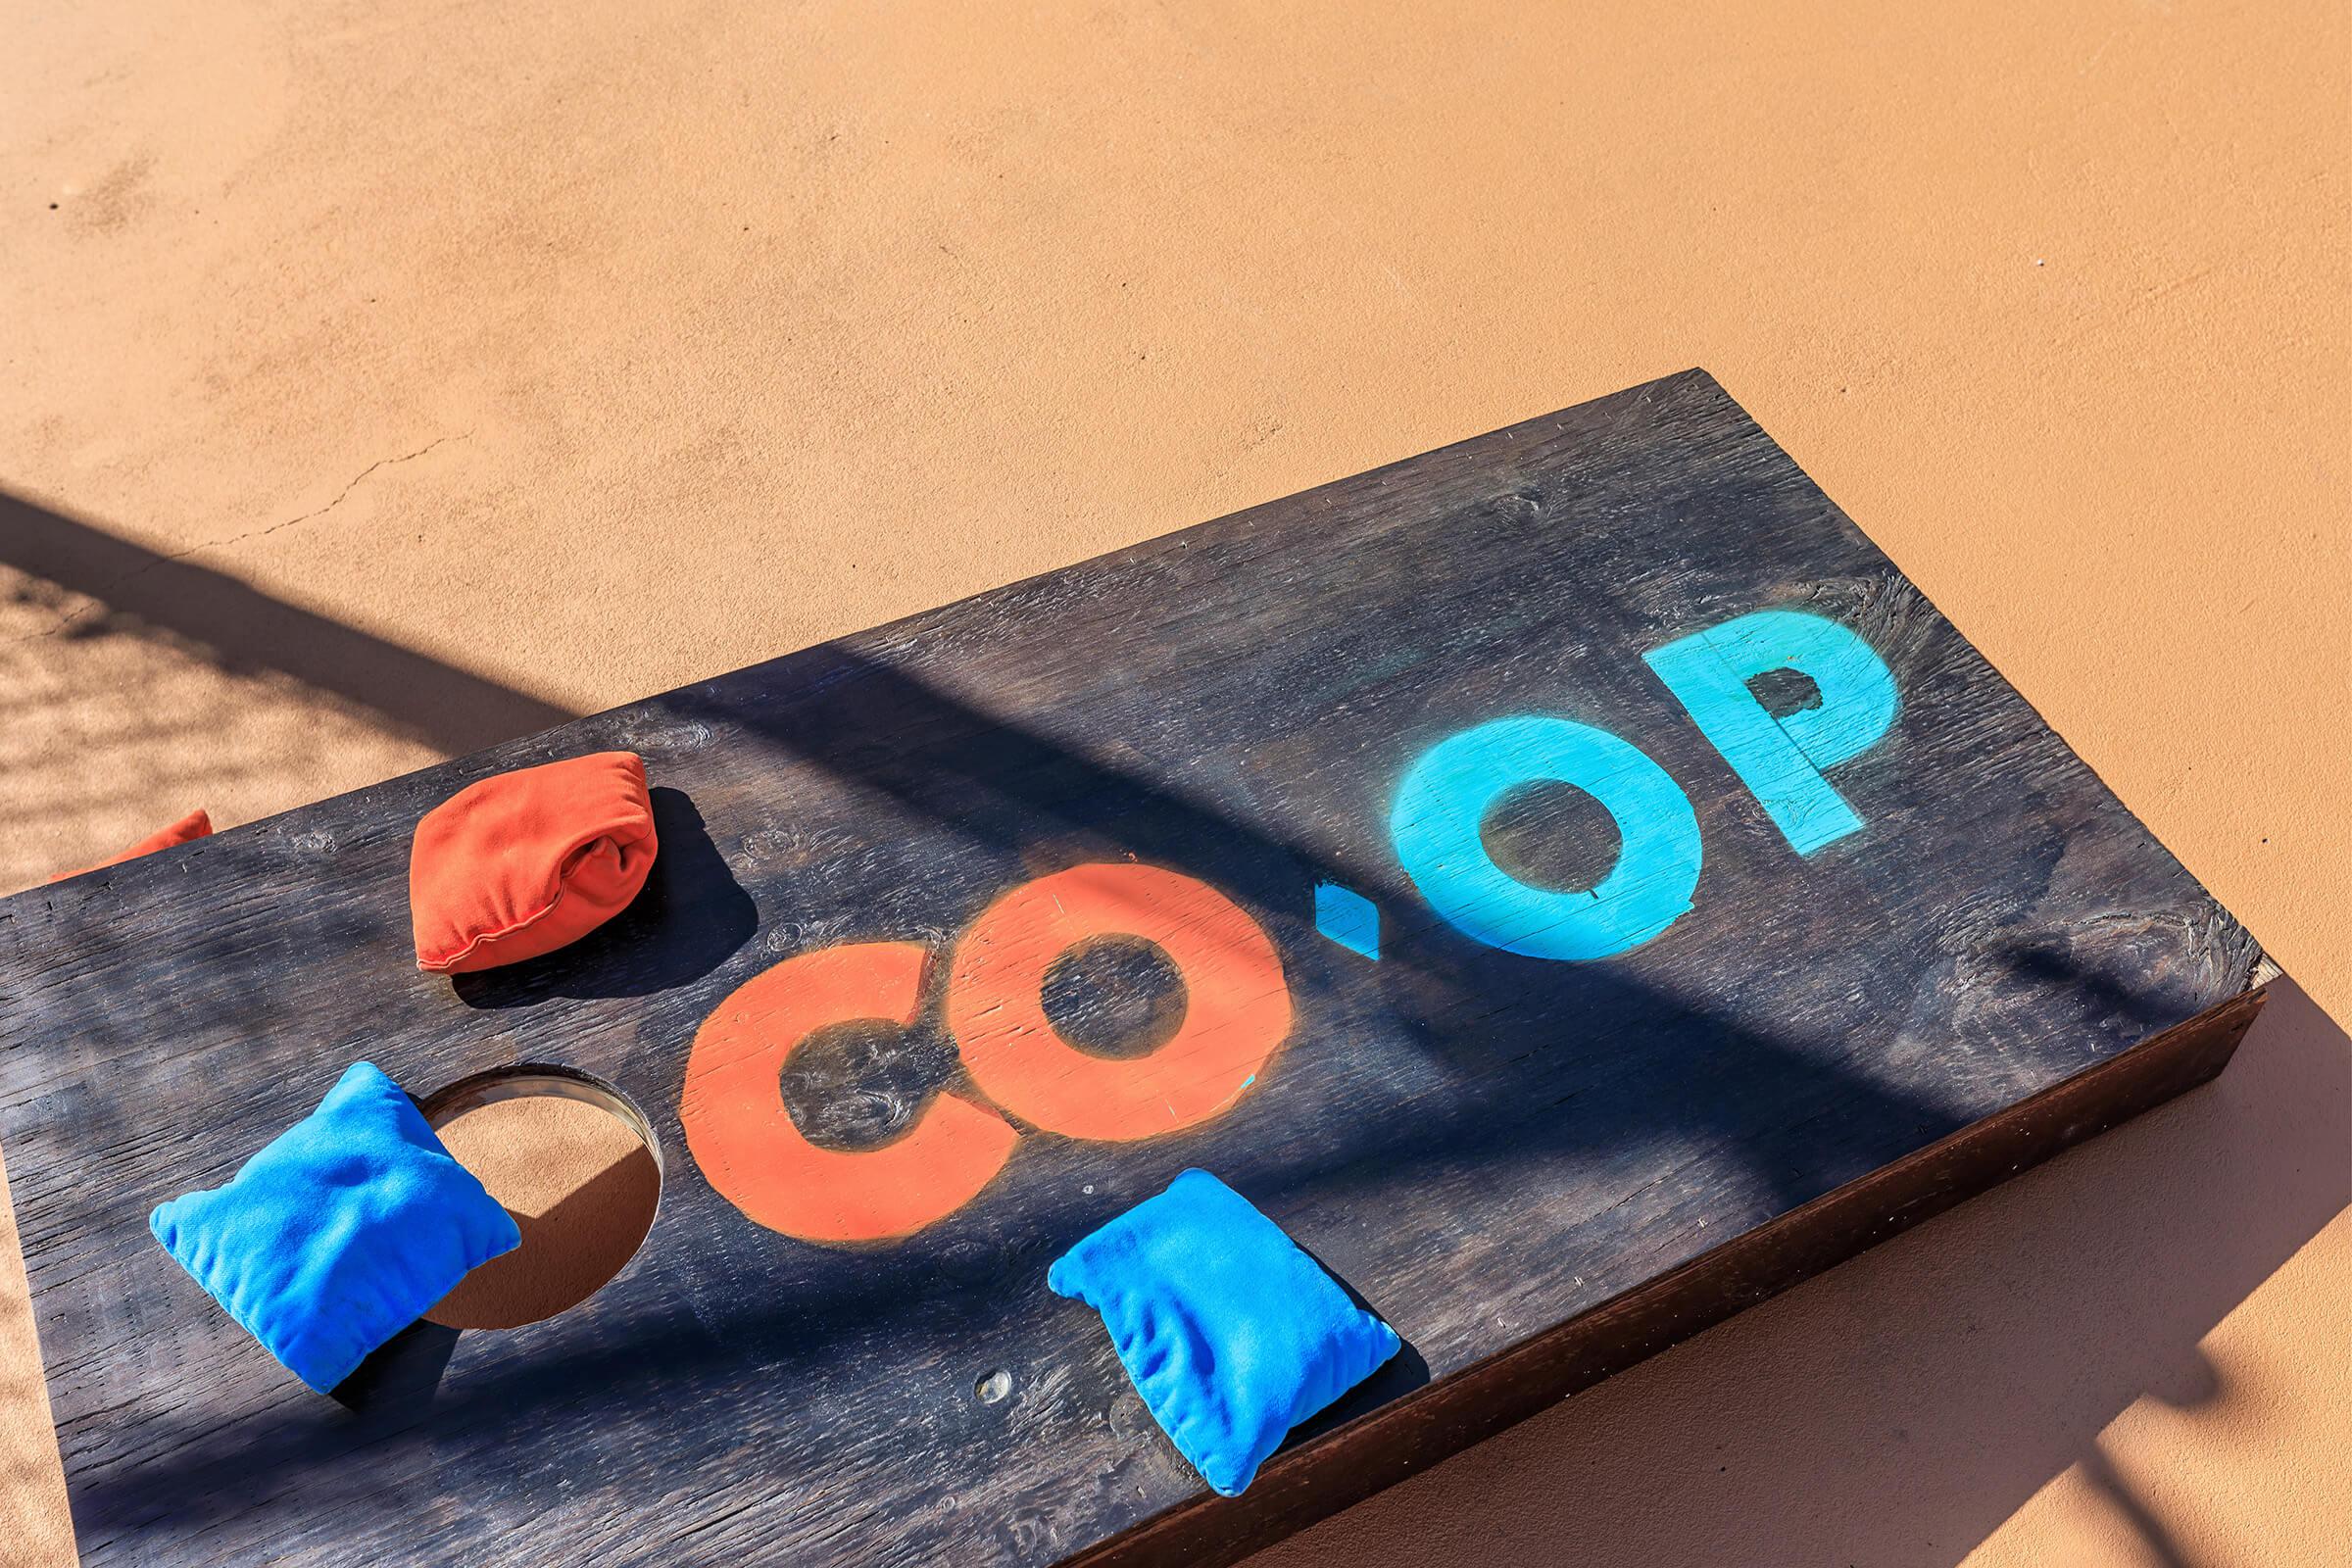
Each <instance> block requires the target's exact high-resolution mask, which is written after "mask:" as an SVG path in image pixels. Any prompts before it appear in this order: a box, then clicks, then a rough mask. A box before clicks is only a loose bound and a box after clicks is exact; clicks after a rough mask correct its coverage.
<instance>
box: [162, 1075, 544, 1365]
mask: <svg viewBox="0 0 2352 1568" xmlns="http://www.w3.org/2000/svg"><path fill="white" fill-rule="evenodd" d="M147 1223H148V1226H149V1228H151V1229H152V1230H153V1231H154V1232H155V1239H156V1240H157V1241H159V1242H161V1243H163V1244H164V1250H166V1251H169V1252H170V1253H171V1254H172V1257H174V1258H176V1259H177V1260H178V1262H179V1266H180V1267H181V1268H184V1269H186V1270H187V1271H188V1273H189V1274H190V1275H192V1276H193V1277H194V1278H195V1280H196V1283H197V1284H199V1285H201V1286H203V1287H204V1288H205V1290H206V1291H207V1292H208V1293H210V1295H211V1296H212V1298H213V1299H214V1300H216V1301H219V1302H220V1303H221V1306H222V1307H224V1308H226V1309H227V1312H228V1315H229V1316H230V1317H233V1318H235V1319H236V1320H237V1322H238V1323H239V1324H241V1325H243V1327H244V1328H245V1330H246V1332H247V1333H249V1334H251V1335H252V1336H253V1337H254V1338H255V1339H257V1340H259V1341H261V1342H262V1344H263V1346H264V1347H266V1348H268V1349H269V1351H270V1354H271V1355H274V1356H276V1357H277V1358H278V1360H279V1361H281V1362H283V1363H284V1364H285V1366H286V1368H287V1370H289V1371H291V1372H292V1373H293V1374H294V1375H295V1376H296V1377H298V1378H300V1379H302V1381H303V1382H305V1383H307V1384H309V1385H310V1386H311V1387H312V1388H314V1389H317V1390H319V1392H320V1393H324V1392H325V1391H327V1390H329V1389H332V1388H333V1387H334V1386H335V1385H336V1384H338V1383H340V1382H342V1381H343V1380H344V1379H345V1378H346V1377H349V1376H350V1375H351V1372H352V1369H353V1368H354V1367H356V1366H358V1365H359V1364H360V1362H361V1361H363V1360H364V1359H366V1358H367V1355H368V1352H369V1351H370V1350H373V1349H374V1348H376V1347H377V1346H379V1345H382V1344H383V1343H384V1342H385V1341H386V1340H388V1339H390V1338H391V1337H392V1336H393V1335H395V1334H397V1333H399V1332H400V1331H401V1330H402V1329H404V1328H407V1327H408V1326H409V1325H410V1324H411V1323H414V1322H416V1321H417V1318H419V1317H421V1316H423V1315H424V1312H425V1309H426V1308H427V1307H430V1306H431V1305H432V1304H433V1303H434V1302H435V1301H438V1300H439V1299H441V1298H442V1297H444V1296H447V1295H448V1294H449V1293H450V1291H451V1289H452V1288H454V1287H455V1286H456V1285H457V1283H458V1281H460V1280H462V1279H464V1278H465V1277H466V1271H467V1270H469V1269H471V1268H473V1267H475V1266H476V1265H477V1264H480V1263H483V1262H485V1261H487V1260H488V1259H490V1258H493V1257H496V1256H498V1255H499V1254H500V1253H501V1252H509V1251H513V1250H515V1248H517V1247H519V1246H521V1245H522V1233H521V1232H520V1231H518V1230H517V1229H515V1218H514V1216H513V1215H511V1214H509V1213H508V1212H507V1211H506V1210H505V1209H504V1208H501V1207H500V1206H499V1204H498V1201H497V1200H496V1199H494V1198H492V1197H491V1196H490V1194H489V1193H488V1191H486V1190H485V1189H484V1188H483V1186H482V1184H481V1183H480V1182H479V1181H477V1180H475V1179H474V1176H473V1173H472V1172H470V1171H468V1170H467V1169H466V1167H465V1166H463V1165H461V1164H459V1163H458V1162H457V1161H456V1160H455V1159H452V1158H451V1157H450V1156H449V1152H448V1151H447V1150H445V1149H443V1148H442V1147H441V1140H440V1139H438V1138H436V1137H434V1136H433V1130H432V1128H431V1127H429V1126H427V1125H426V1124H425V1120H424V1117H423V1116H421V1115H419V1114H418V1113H417V1106H416V1105H415V1104H414V1103H412V1102H411V1101H410V1099H409V1097H408V1096H407V1095H406V1094H404V1093H403V1092H402V1091H401V1087H400V1085H398V1084H396V1083H394V1082H393V1081H392V1080H391V1079H389V1078H387V1077H385V1076H384V1074H383V1072H382V1071H381V1070H380V1069H378V1068H377V1067H375V1066H373V1065H371V1064H370V1063H368V1062H365V1061H363V1062H359V1063H356V1064H355V1065H353V1066H352V1067H351V1068H350V1069H349V1070H348V1071H346V1072H345V1073H344V1074H343V1076H342V1078H341V1079H340V1080H339V1081H338V1082H337V1083H336V1085H335V1087H334V1088H333V1089H332V1090H331V1091H330V1092H329V1093H328V1094H327V1097H326V1099H325V1100H323V1101H321V1102H320V1103H319V1108H318V1109H317V1110H315V1111H313V1112H311V1114H310V1115H308V1116H306V1117H304V1118H303V1119H302V1120H301V1121H299V1122H296V1123H295V1124H294V1125H293V1126H292V1127H291V1128H288V1129H287V1130H286V1131H285V1132H284V1133H282V1134H280V1135H279V1136H278V1137H277V1139H276V1140H275V1141H273V1142H272V1143H270V1146H269V1147H268V1148H266V1149H264V1150H263V1151H262V1152H260V1153H258V1154H256V1155H254V1156H253V1157H252V1158H251V1159H249V1160H247V1161H246V1162H245V1164H244V1167H243V1168H242V1169H240V1170H239V1171H238V1172H237V1174H236V1176H235V1177H234V1178H233V1179H232V1180H231V1181H230V1182H229V1183H228V1185H227V1186H225V1187H215V1188H212V1189H210V1190H208V1191H204V1192H196V1193H189V1194H186V1195H185V1196H183V1197H179V1198H174V1199H172V1201H170V1202H168V1203H164V1204H161V1205H160V1206H158V1207H157V1209H156V1210H155V1212H154V1213H153V1214H151V1215H149V1216H148V1220H147Z"/></svg>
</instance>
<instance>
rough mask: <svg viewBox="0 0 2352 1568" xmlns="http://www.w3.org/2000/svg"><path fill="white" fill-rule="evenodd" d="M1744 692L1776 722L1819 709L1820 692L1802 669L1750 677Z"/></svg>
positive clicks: (1767, 672) (1768, 671)
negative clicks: (1775, 719)
mask: <svg viewBox="0 0 2352 1568" xmlns="http://www.w3.org/2000/svg"><path fill="white" fill-rule="evenodd" d="M1747 691H1748V695H1749V696H1751V697H1753V698H1754V699H1755V700H1756V702H1757V704H1758V705H1759V706H1761V707H1762V708H1763V710H1764V711H1766V712H1767V713H1770V714H1771V715H1772V716H1773V717H1775V718H1787V717H1788V716H1789V714H1790V713H1796V712H1802V711H1804V710H1806V709H1808V708H1819V707H1820V706H1821V688H1820V687H1819V686H1817V685H1815V684H1814V683H1813V677H1812V676H1810V675H1808V674H1806V673H1805V672H1804V671H1803V670H1801V669H1768V670H1766V671H1764V672H1763V673H1762V674H1760V675H1752V676H1750V677H1749V678H1748V682H1747Z"/></svg>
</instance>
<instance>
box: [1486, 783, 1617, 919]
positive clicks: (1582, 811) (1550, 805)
mask: <svg viewBox="0 0 2352 1568" xmlns="http://www.w3.org/2000/svg"><path fill="white" fill-rule="evenodd" d="M1478 832H1479V838H1480V840H1481V841H1482V842H1483V843H1484V844H1485V845H1486V850H1487V855H1488V857H1489V858H1492V859H1493V860H1494V862H1495V865H1496V866H1497V867H1499V868H1500V869H1501V870H1502V872H1503V873H1504V874H1505V875H1507V876H1512V877H1516V878H1517V879H1518V880H1520V881H1522V882H1525V883H1527V884H1528V885H1530V886H1531V887H1539V888H1549V889H1552V890H1554V891H1555V892H1560V893H1582V892H1584V891H1585V890H1586V889H1588V888H1592V887H1594V886H1596V885H1598V884H1599V882H1600V880H1601V879H1602V878H1603V877H1606V876H1607V875H1608V874H1609V871H1610V868H1611V867H1613V866H1615V865H1616V863H1617V855H1618V851H1619V850H1620V849H1621V848H1622V847H1623V835H1622V834H1620V833H1619V832H1618V830H1617V818H1616V817H1614V816H1612V815H1610V814H1609V809H1608V808H1607V807H1605V806H1603V805H1601V804H1600V802H1599V801H1597V800H1595V799H1594V798H1593V797H1592V796H1590V795H1588V794H1586V793H1585V792H1584V791H1583V790H1580V789H1578V788H1577V787H1576V786H1575V785H1573V784H1566V783H1562V782H1560V781H1558V780H1556V779H1544V780H1543V781H1541V782H1538V783H1533V784H1527V785H1523V786H1522V787H1520V788H1518V789H1515V790H1512V791H1510V792H1509V793H1507V794H1506V795H1504V796H1503V797H1502V798H1501V799H1500V800H1498V801H1496V802H1495V805H1494V807H1493V808H1492V809H1490V810H1489V811H1488V812H1487V815H1486V820H1485V821H1483V822H1481V823H1480V824H1479V828H1478Z"/></svg>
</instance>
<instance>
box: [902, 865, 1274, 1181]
mask: <svg viewBox="0 0 2352 1568" xmlns="http://www.w3.org/2000/svg"><path fill="white" fill-rule="evenodd" d="M1109 936H1128V937H1137V938H1141V939H1142V940H1144V941H1146V942H1150V943H1152V944H1153V945H1154V946H1156V947H1157V948H1159V949H1160V951H1161V952H1163V953H1165V954H1166V955H1167V956H1168V959H1169V961H1170V962H1172V963H1174V964H1175V966H1176V968H1177V970H1178V972H1179V973H1181V974H1182V975H1183V976H1184V986H1185V1014H1184V1022H1183V1024H1182V1026H1180V1027H1179V1028H1178V1029H1177V1031H1176V1033H1175V1035H1174V1037H1173V1038H1171V1039H1170V1040H1169V1041H1168V1042H1167V1043H1166V1044H1165V1045H1163V1046H1161V1047H1160V1048H1159V1049H1158V1050H1156V1051H1154V1052H1152V1054H1150V1055H1148V1056H1138V1057H1134V1058H1132V1059H1125V1060H1113V1059H1107V1058H1104V1057H1102V1056H1094V1055H1089V1054H1086V1053H1084V1052H1081V1051H1079V1050H1077V1049H1075V1048H1074V1047H1072V1046H1071V1045H1070V1044H1069V1043H1068V1042H1067V1041H1065V1040H1063V1039H1062V1038H1061V1036H1060V1035H1059V1034H1057V1033H1056V1032H1055V1031H1054V1025H1053V1023H1052V1021H1051V1020H1049V1019H1048V1018H1047V1016H1046V1008H1045V997H1044V992H1045V982H1046V973H1047V971H1048V970H1049V969H1050V968H1051V967H1052V966H1053V964H1054V960H1055V959H1056V958H1058V957H1060V956H1061V955H1062V954H1064V953H1066V952H1067V951H1069V949H1071V948H1072V947H1075V946H1077V945H1078V944H1080V943H1083V942H1088V941H1091V940H1094V939H1096V938H1101V937H1109ZM948 1031H949V1033H950V1034H952V1035H953V1036H955V1039H956V1049H957V1050H958V1051H960V1052H961V1053H962V1054H963V1063H964V1067H965V1069H966V1070H967V1071H969V1072H970V1073H971V1075H972V1082H973V1083H975V1084H977V1085H978V1086H979V1087H980V1090H981V1092H982V1093H984V1094H986V1095H987V1096H988V1097H989V1098H990V1099H991V1100H993V1101H995V1102H996V1103H998V1104H999V1105H1002V1106H1003V1107H1004V1108H1005V1109H1006V1110H1009V1111H1011V1112H1012V1113H1013V1114H1014V1115H1016V1116H1020V1117H1023V1118H1025V1119H1026V1120H1028V1121H1031V1122H1034V1123H1035V1124H1036V1125H1038V1126H1040V1127H1043V1128H1046V1129H1048V1130H1050V1131H1053V1132H1057V1133H1063V1134H1066V1135H1067V1136H1069V1137H1072V1138H1091V1139H1099V1140H1103V1141H1104V1142H1114V1143H1115V1142H1124V1141H1127V1140H1130V1139H1136V1138H1150V1137H1152V1136H1154V1135H1156V1134H1159V1133H1169V1132H1174V1131H1176V1130H1177V1129H1179V1128H1183V1127H1190V1126H1192V1125H1193V1124H1194V1123H1196V1122H1200V1121H1204V1120H1206V1119H1207V1118H1208V1117H1210V1116H1213V1115H1215V1114H1217V1113H1218V1112H1219V1111H1221V1110H1223V1109H1224V1108H1225V1107H1226V1106H1228V1105H1230V1104H1232V1103H1234V1101H1235V1100H1237V1099H1239V1098H1240V1097H1241V1094H1242V1092H1243V1091H1244V1090H1246V1089H1248V1088H1249V1087H1250V1085H1251V1084H1252V1083H1254V1082H1256V1079H1257V1075H1258V1073H1259V1072H1260V1071H1261V1070H1263V1068H1264V1067H1265V1065H1266V1061H1267V1059H1268V1058H1269V1057H1271V1056H1272V1055H1273V1054H1274V1052H1275V1050H1276V1048H1278V1047H1279V1046H1281V1044H1282V1042H1283V1040H1284V1039H1285V1038H1286V1037H1287V1036H1288V1035H1289V1034H1290V1032H1291V992H1290V987H1289V985H1288V984H1287V983H1286V982H1285V981H1284V979H1283V975H1282V959H1281V958H1280V957H1279V956H1277V955H1276V954H1275V952H1274V944H1273V942H1272V941H1271V940H1270V939H1269V938H1268V937H1267V936H1266V933H1265V932H1264V931H1263V930H1262V929H1261V928H1260V927H1259V926H1258V923H1257V922H1256V921H1255V920H1253V919H1251V918H1250V915H1249V913H1248V911H1246V910H1245V909H1243V908H1242V907H1241V906H1239V905H1237V904H1235V903H1234V902H1233V901H1232V900H1231V899H1228V898H1226V897H1225V896H1224V895H1223V894H1222V893H1219V892H1217V891H1216V889H1214V888H1212V887H1209V886H1208V885H1207V884H1205V883H1202V882H1199V881H1196V880H1194V879H1193V878H1192V877H1189V876H1183V875H1180V874H1179V873H1177V872H1174V871H1167V870H1162V869H1160V868H1159V867H1157V866H1152V865H1133V864H1103V865H1077V866H1072V867H1070V868H1069V869H1068V870H1066V871H1056V872H1054V874H1053V875H1051V876H1043V877H1040V878H1038V879H1037V880H1036V881H1034V882H1028V883H1024V884H1022V885H1021V886H1020V887H1017V888H1015V889H1013V890H1012V891H1011V892H1009V893H1007V894H1005V896H1004V897H1003V898H1001V899H999V900H997V902H996V903H994V904H992V905H990V906H989V907H987V908H986V909H985V910H983V911H981V914H980V918H979V919H978V920H976V921H974V922H973V924H972V927H971V929H970V931H968V932H967V933H966V934H965V935H964V938H963V941H962V942H961V943H960V944H959V945H958V946H957V947H956V965H955V969H954V970H953V972H952V973H951V975H950V977H949V980H948Z"/></svg>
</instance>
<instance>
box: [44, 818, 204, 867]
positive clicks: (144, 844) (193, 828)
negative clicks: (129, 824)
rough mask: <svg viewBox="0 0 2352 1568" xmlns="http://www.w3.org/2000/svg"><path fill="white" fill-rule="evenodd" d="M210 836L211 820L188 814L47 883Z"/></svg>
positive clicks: (119, 863)
mask: <svg viewBox="0 0 2352 1568" xmlns="http://www.w3.org/2000/svg"><path fill="white" fill-rule="evenodd" d="M212 836H213V819H212V818H211V817H209V816H207V815H206V814H205V813H204V812H202V811H190V812H189V813H188V814H187V815H185V816H183V817H181V818H180V819H179V820H178V821H176V822H174V823H172V825H171V826H170V827H168V828H164V829H162V830H160V831H158V832H154V833H150V834H148V835H147V836H146V837H145V838H143V839H141V840H139V842H138V843H136V844H133V845H132V846H131V847H130V848H129V849H127V850H124V851H123V853H122V854H120V855H110V856H108V857H107V858H105V859H103V860H99V861H96V862H95V863H93V864H90V865H82V866H76V867H74V868H73V870H71V871H60V872H58V873H57V875H55V876H53V877H51V878H50V879H49V880H50V881H52V882H63V881H65V880H66V878H68V877H73V876H79V875H81V874H82V872H84V871H102V870H104V869H105V868H106V867H108V866H110V865H121V864H122V863H123V861H124V860H135V859H137V858H139V857H140V856H142V855H153V854H154V853H155V852H156V851H158V850H168V849H170V848H172V845H174V844H185V843H187V842H188V841H189V840H190V839H209V838H211V837H212Z"/></svg>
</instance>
